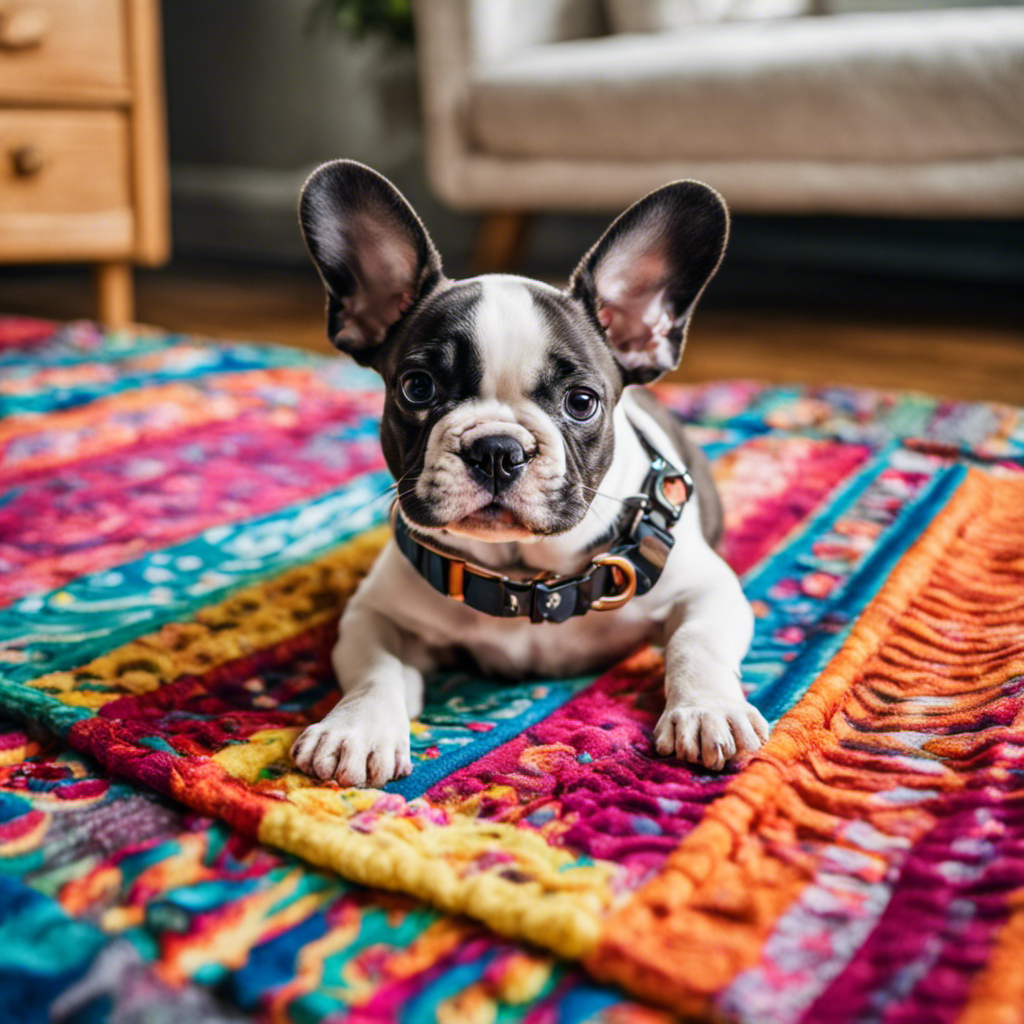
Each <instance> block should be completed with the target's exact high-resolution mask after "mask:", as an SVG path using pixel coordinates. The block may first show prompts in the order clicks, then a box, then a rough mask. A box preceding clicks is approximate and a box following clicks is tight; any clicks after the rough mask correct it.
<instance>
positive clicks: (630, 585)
mask: <svg viewBox="0 0 1024 1024" xmlns="http://www.w3.org/2000/svg"><path fill="white" fill-rule="evenodd" d="M591 562H592V563H593V564H594V565H595V566H597V565H607V566H608V567H609V568H610V569H611V570H612V572H613V574H614V570H616V569H618V570H619V571H620V572H621V573H622V574H623V576H625V578H626V582H625V583H624V584H623V586H622V589H621V590H620V591H618V593H615V594H605V596H604V597H600V598H598V599H597V600H596V601H595V602H594V603H593V604H592V605H591V606H590V607H591V608H592V609H593V610H594V611H596V612H613V611H615V610H616V609H617V608H621V607H622V606H623V605H625V604H628V603H629V602H630V601H631V600H632V599H633V595H634V594H636V566H635V565H634V564H633V563H632V562H631V561H630V560H629V559H628V558H626V557H625V556H624V555H613V554H612V553H611V552H607V553H605V554H603V555H598V556H597V557H596V558H593V559H591ZM613 578H614V575H613Z"/></svg>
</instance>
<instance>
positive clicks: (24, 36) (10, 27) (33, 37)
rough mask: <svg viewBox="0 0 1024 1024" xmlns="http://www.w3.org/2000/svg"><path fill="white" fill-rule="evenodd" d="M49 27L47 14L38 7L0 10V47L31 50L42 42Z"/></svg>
mask: <svg viewBox="0 0 1024 1024" xmlns="http://www.w3.org/2000/svg"><path fill="white" fill-rule="evenodd" d="M49 28H50V18H49V15H48V14H47V13H46V11H44V10H41V9H40V8H38V7H11V8H8V9H7V10H4V11H0V49H4V50H31V49H33V48H34V47H36V46H40V45H41V44H42V42H43V40H44V39H45V38H46V33H47V31H48V30H49Z"/></svg>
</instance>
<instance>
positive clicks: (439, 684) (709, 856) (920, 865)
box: [0, 319, 1024, 1024]
mask: <svg viewBox="0 0 1024 1024" xmlns="http://www.w3.org/2000/svg"><path fill="white" fill-rule="evenodd" d="M657 390H658V394H659V396H660V398H661V399H662V400H663V401H664V402H665V403H666V404H667V405H668V406H669V407H670V408H671V409H672V410H673V411H674V412H675V413H676V414H678V415H679V416H680V417H681V418H683V419H684V420H686V421H687V422H688V423H691V424H693V427H692V433H693V436H694V437H695V439H696V440H698V441H699V442H700V443H701V444H702V445H703V446H704V448H705V450H706V451H707V452H708V454H709V456H710V457H711V459H712V461H713V467H714V472H715V476H716V479H717V482H718V485H719V487H720V490H721V492H722V496H723V499H724V503H725V508H726V536H725V539H724V541H723V544H722V548H721V550H722V554H723V555H724V557H725V558H726V559H727V560H728V561H729V563H730V564H731V565H732V566H733V568H734V569H735V570H736V571H737V573H739V574H740V576H741V578H742V580H743V584H744V588H745V591H746V593H747V595H748V597H749V598H750V600H751V602H752V604H753V607H754V610H755V615H756V632H755V638H754V642H753V645H752V648H751V651H750V654H749V655H748V657H747V659H746V661H745V663H744V666H743V680H744V686H745V688H746V690H747V692H748V695H749V698H750V699H751V700H752V701H753V702H754V703H755V704H756V705H757V706H758V707H759V708H760V709H761V711H762V712H763V713H764V714H765V715H766V717H767V718H768V719H769V720H770V721H771V722H772V723H773V732H772V736H771V739H770V740H769V742H768V743H767V744H766V746H765V747H764V748H763V750H762V751H760V752H759V753H758V754H757V755H755V756H754V757H753V758H751V759H749V760H748V761H746V762H745V763H743V764H740V765H738V766H735V767H733V768H731V769H729V770H727V771H725V772H722V773H712V772H707V771H704V770H702V769H696V768H694V767H692V766H690V765H687V764H684V763H682V762H679V761H676V760H674V759H665V758H661V757H659V756H657V755H656V754H655V753H654V750H653V744H652V739H651V732H652V729H653V726H654V723H655V721H656V719H657V717H658V714H659V712H660V709H661V704H662V695H661V686H662V672H663V666H662V661H661V658H660V655H659V654H658V652H657V651H655V650H653V649H644V650H640V651H638V652H636V653H635V654H634V655H633V656H632V657H630V658H629V659H627V660H626V661H625V662H623V663H621V664H620V665H618V666H616V667H614V668H613V669H611V670H610V671H608V672H606V673H605V674H603V675H600V676H596V677H586V678H578V679H569V680H534V681H528V682H524V683H507V682H503V681H500V680H494V679H488V678H484V677H478V676H474V675H472V674H466V673H460V674H448V675H444V676H441V677H439V678H437V679H435V680H433V681H432V682H431V684H430V686H429V688H428V693H427V699H426V707H425V710H424V712H423V714H422V716H421V717H420V718H419V720H418V721H417V722H415V723H414V724H413V762H414V770H413V773H412V774H411V775H410V776H409V777H407V778H405V779H402V780H399V781H398V782H395V783H392V784H391V785H389V786H387V787H385V788H384V789H383V790H353V789H344V788H341V787H339V786H338V785H337V784H334V783H329V784H324V783H319V782H315V781H313V780H310V779H309V778H307V777H305V776H304V775H302V774H301V773H299V772H297V771H296V770H295V769H294V768H293V766H292V765H291V763H290V759H289V757H288V749H289V746H290V745H291V743H292V741H293V740H294V738H295V737H296V736H297V735H298V733H299V732H300V731H301V730H302V729H303V728H304V727H305V725H306V724H308V723H310V722H312V721H315V720H317V719H318V718H320V717H321V716H322V715H323V714H324V713H325V711H326V710H328V709H329V708H330V707H331V706H332V705H333V703H334V702H335V701H336V699H337V696H338V693H337V688H336V684H335V683H334V680H333V677H332V672H331V669H330V665H329V660H328V654H329V651H330V648H331V646H332V644H333V641H334V639H335V637H336V631H337V620H338V616H339V614H340V612H341V610H342V608H343V607H344V604H345V601H346V600H347V598H348V596H349V595H350V594H351V593H352V592H353V590H354V589H355V587H356V586H357V585H358V582H359V580H360V579H361V577H362V576H363V575H364V574H365V572H366V570H367V569H368V567H369V565H370V564H371V563H372V561H373V558H374V557H375V555H376V553H377V552H378V551H379V550H380V547H381V545H382V544H383V543H384V542H385V540H386V537H387V528H386V525H384V524H385V523H386V518H387V512H388V505H389V499H390V493H389V485H390V482H391V481H390V477H389V475H388V474H387V472H386V470H385V468H384V465H383V461H382V457H381V454H380V449H379V445H378V442H377V419H378V415H379V411H380V408H381V403H382V392H381V391H380V389H379V383H378V380H377V378H376V377H375V376H374V375H373V374H370V373H368V372H366V371H363V370H360V369H358V368H356V367H355V366H354V365H353V364H351V363H349V362H347V361H345V360H342V359H335V360H325V359H321V358H319V357H316V356H313V355H310V354H307V353H303V352H299V351H296V350H290V349H284V348H277V347H273V346H261V345H252V344H242V343H226V342H213V341H206V340H194V339H188V338H184V337H180V336H173V335H166V334H160V333H157V332H142V331H138V330H136V331H132V332H122V333H104V332H102V331H100V330H98V329H97V328H96V327H94V326H92V325H89V324H85V323H77V324H69V325H63V326H60V325H56V324H50V323H45V322H40V321H33V320H19V319H6V320H0V713H2V714H3V715H5V716H6V720H5V721H3V722H2V723H0V1020H8V1019H10V1020H17V1021H32V1020H40V1021H44V1020H51V1019H52V1020H67V1021H79V1020H81V1021H86V1020H88V1021H93V1020H97V1021H98V1020H108V1019H109V1020H117V1021H135V1020H138V1021H143V1020H161V1021H164V1020H167V1021H176V1020H181V1021H183V1022H184V1021H196V1022H202V1021H210V1022H214V1021H222V1020H224V1021H229V1020H230V1021H234V1020H249V1019H253V1018H257V1019H260V1020H270V1021H282V1022H284V1021H293V1022H303V1024H305V1022H315V1021H340V1020H346V1021H357V1022H358V1021H366V1022H371V1021H373V1022H376V1021H380V1022H384V1021H392V1020H402V1021H409V1022H417V1021H421V1020H434V1019H436V1020H445V1021H452V1022H456V1021H474V1022H475V1021H481V1022H484V1021H501V1022H506V1021H507V1022H511V1021H519V1020H523V1021H527V1022H529V1024H546V1022H549V1021H550V1022H556V1021H557V1022H566V1024H571V1022H576V1021H581V1022H582V1021H605V1022H608V1024H618V1022H628V1021H636V1022H650V1024H654V1022H656V1021H667V1020H669V1019H670V1018H671V1015H672V1014H686V1015H697V1016H711V1017H714V1018H716V1019H727V1020H735V1021H744V1022H749V1024H789V1022H793V1024H796V1022H803V1024H811V1022H826V1021H827V1022H846V1021H849V1022H851V1024H853V1022H857V1024H867V1022H875V1021H877V1022H887V1024H888V1022H892V1024H896V1022H900V1024H903V1022H907V1024H910V1022H917V1021H929V1022H931V1021H935V1022H940V1021H942V1022H946V1021H949V1022H954V1021H956V1022H969V1024H974V1022H978V1024H989V1022H998V1024H1011V1022H1017V1021H1024V972H1022V971H1021V970H1020V969H1019V964H1020V963H1021V962H1024V716H1022V692H1024V472H1022V469H1024V412H1022V411H1021V410H1018V409H1013V408H1010V407H1006V406H997V405H989V404H981V403H962V402H952V401H939V400H936V399H931V398H927V397H924V396H921V395H914V394H902V393H886V392H875V391H867V390H854V389H847V388H804V387H795V386H794V387H769V386H766V385H762V384H758V383H756V382H749V381H728V382H721V383H716V384H711V385H703V386H699V387H681V386H663V387H660V388H658V389H657ZM657 1007H660V1008H661V1009H657Z"/></svg>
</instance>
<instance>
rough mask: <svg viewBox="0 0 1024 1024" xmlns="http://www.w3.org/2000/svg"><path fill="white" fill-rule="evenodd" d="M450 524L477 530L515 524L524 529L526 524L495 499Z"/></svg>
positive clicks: (513, 525) (514, 525)
mask: <svg viewBox="0 0 1024 1024" xmlns="http://www.w3.org/2000/svg"><path fill="white" fill-rule="evenodd" d="M452 525H454V526H461V527H465V528H469V529H478V530H479V529H489V528H494V527H498V528H507V527H516V526H518V527H520V528H521V529H524V530H525V529H526V526H525V525H524V524H523V522H522V521H521V520H520V519H519V517H518V516H517V515H516V514H515V512H513V511H512V510H511V509H510V508H506V506H504V505H502V504H501V503H500V502H497V501H492V502H491V503H490V504H489V505H484V507H483V508H478V509H477V510H476V511H475V512H470V514H469V515H468V516H463V517H462V518H461V519H460V520H459V521H458V522H457V523H454V524H452Z"/></svg>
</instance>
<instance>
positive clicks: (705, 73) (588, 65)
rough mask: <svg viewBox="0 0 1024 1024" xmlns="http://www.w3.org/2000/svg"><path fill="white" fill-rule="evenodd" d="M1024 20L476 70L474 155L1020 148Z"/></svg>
mask: <svg viewBox="0 0 1024 1024" xmlns="http://www.w3.org/2000/svg"><path fill="white" fill-rule="evenodd" d="M1022 96H1024V9H1021V8H994V7H993V8H975V9H970V10H968V9H964V10H944V11H905V12H896V13H884V14H883V13H867V14H848V15H836V16H828V17H813V18H810V17H809V18H794V19H785V20H778V21H758V22H727V23H721V24H713V25H701V26H697V27H695V28H693V29H691V30H690V31H687V32H681V33H666V34H654V35H621V36H608V37H604V38H600V39H585V40H576V41H573V42H567V43H558V44H550V45H541V46H535V47H530V48H527V49H525V50H523V51H521V52H520V53H518V54H516V55H515V56H513V57H510V58H508V59H506V60H503V61H500V62H496V63H494V64H489V65H488V64H484V65H482V66H478V67H477V68H476V69H475V71H474V75H473V78H472V79H471V82H470V94H469V98H468V99H469V105H468V118H469V131H470V137H471V140H472V142H473V144H474V145H475V147H476V148H478V149H480V150H482V151H484V152H487V153H492V154H496V155H502V156H512V157H559V158H573V159H587V158H605V159H607V158H615V159H618V160H659V159H672V158H691V159H698V158H704V159H733V158H738V159H742V158H749V157H756V158H759V159H772V158H775V159H778V158H783V159H787V158H800V159H823V160H846V161H850V160H853V161H856V160H864V161H889V160H892V161H918V160H921V161H925V160H933V159H958V158H968V157H978V156H997V155H1006V154H1016V153H1022V152H1024V102H1022Z"/></svg>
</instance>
